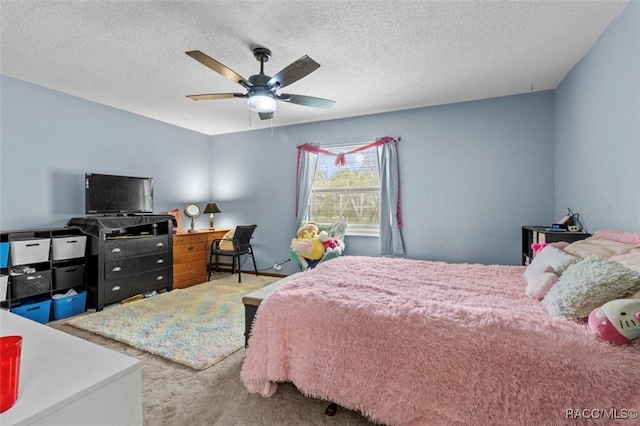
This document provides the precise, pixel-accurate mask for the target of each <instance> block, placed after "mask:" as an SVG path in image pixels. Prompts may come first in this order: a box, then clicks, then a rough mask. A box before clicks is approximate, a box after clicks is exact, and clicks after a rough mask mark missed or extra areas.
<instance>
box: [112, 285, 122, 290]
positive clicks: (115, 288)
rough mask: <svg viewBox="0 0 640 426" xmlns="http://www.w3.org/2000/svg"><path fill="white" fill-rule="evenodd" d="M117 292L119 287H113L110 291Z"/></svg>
mask: <svg viewBox="0 0 640 426" xmlns="http://www.w3.org/2000/svg"><path fill="white" fill-rule="evenodd" d="M118 290H120V286H119V285H117V286H115V287H113V288H112V289H111V291H118Z"/></svg>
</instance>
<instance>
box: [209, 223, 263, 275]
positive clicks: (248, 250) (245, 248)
mask: <svg viewBox="0 0 640 426" xmlns="http://www.w3.org/2000/svg"><path fill="white" fill-rule="evenodd" d="M257 226H258V225H248V226H236V231H235V233H234V235H233V239H225V238H218V239H215V240H213V241H212V243H211V255H210V256H209V277H208V278H207V280H208V281H211V274H212V273H213V272H214V270H215V271H218V256H229V257H231V258H232V259H231V273H232V274H235V273H236V259H237V261H238V282H239V283H241V282H242V271H241V266H242V265H241V263H240V257H241V256H242V255H247V256H251V260H252V261H253V269H254V271H255V272H256V275H258V268H257V267H256V259H255V258H254V256H253V248H252V247H251V237H252V235H253V231H255V229H256V228H257ZM223 241H231V242H232V244H233V249H230V247H223V248H222V249H221V248H220V243H221V242H223ZM245 259H246V257H245Z"/></svg>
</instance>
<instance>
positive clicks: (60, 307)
mask: <svg viewBox="0 0 640 426" xmlns="http://www.w3.org/2000/svg"><path fill="white" fill-rule="evenodd" d="M52 306H53V319H54V320H59V319H62V318H67V317H72V316H74V315H78V314H81V313H83V312H84V311H85V309H86V306H87V292H86V291H85V290H80V291H78V294H74V295H72V296H66V297H61V298H59V299H53V302H52Z"/></svg>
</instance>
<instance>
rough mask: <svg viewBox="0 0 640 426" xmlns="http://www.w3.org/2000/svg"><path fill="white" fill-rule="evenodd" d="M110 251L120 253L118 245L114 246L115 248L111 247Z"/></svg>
mask: <svg viewBox="0 0 640 426" xmlns="http://www.w3.org/2000/svg"><path fill="white" fill-rule="evenodd" d="M111 253H120V248H119V247H115V248H113V249H111Z"/></svg>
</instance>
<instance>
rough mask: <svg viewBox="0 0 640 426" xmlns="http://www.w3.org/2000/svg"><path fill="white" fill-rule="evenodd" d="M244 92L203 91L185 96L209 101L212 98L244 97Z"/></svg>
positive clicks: (195, 99)
mask: <svg viewBox="0 0 640 426" xmlns="http://www.w3.org/2000/svg"><path fill="white" fill-rule="evenodd" d="M246 97H247V95H246V94H244V93H205V94H202V95H188V96H187V98H189V99H193V100H194V101H210V100H213V99H228V98H246Z"/></svg>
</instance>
